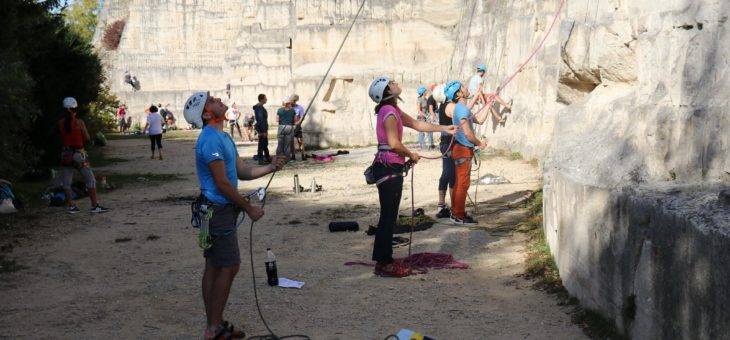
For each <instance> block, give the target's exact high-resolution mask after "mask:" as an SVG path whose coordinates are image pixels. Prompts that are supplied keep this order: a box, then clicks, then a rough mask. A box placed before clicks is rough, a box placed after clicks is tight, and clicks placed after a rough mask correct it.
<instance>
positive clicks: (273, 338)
mask: <svg viewBox="0 0 730 340" xmlns="http://www.w3.org/2000/svg"><path fill="white" fill-rule="evenodd" d="M365 1H366V0H363V1H362V3H361V4H360V7H359V8H358V10H357V13H355V17H354V18H352V22H351V23H350V28H348V30H347V33H345V37H344V38H343V39H342V42H341V43H340V47H339V48H338V49H337V53H335V56H334V57H333V58H332V62H330V65H329V67H327V71H326V72H325V74H324V76H323V77H322V81H320V83H319V86H317V90H316V91H315V92H314V96H312V98H311V99H310V100H309V104H307V109H306V110H305V111H304V114H303V115H302V119H300V120H299V122H298V123H297V124H296V126H297V127H299V126H301V124H302V122H304V118H306V117H307V114H308V113H309V109H310V108H311V107H312V103H314V100H315V99H316V98H317V95H318V94H319V91H320V90H321V89H322V85H324V82H325V80H327V76H329V73H330V71H331V70H332V66H333V65H334V64H335V61H337V57H338V56H339V55H340V51H342V46H344V45H345V42H346V41H347V38H348V37H349V36H350V32H352V28H353V27H354V26H355V22H357V18H358V17H360V13H361V12H362V9H363V7H365ZM294 130H296V129H292V131H294ZM276 173H277V170H274V172H272V173H271V177H269V181H268V183H266V187H265V189H264V190H265V192H266V193H267V194H266V195H265V196H264V198H263V199H262V203H261V208H262V209H263V208H264V206H265V205H266V198H267V197H268V190H269V186H270V185H271V181H272V180H273V179H274V176H275V175H276ZM254 224H256V221H253V220H251V228H250V230H249V240H248V242H249V247H248V249H249V255H250V259H251V261H250V262H251V282H252V285H253V294H254V300H255V301H256V310H257V311H258V315H259V318H260V319H261V322H263V324H264V327H266V331H268V332H269V334H266V335H259V336H253V337H250V338H249V340H258V339H261V340H278V339H290V338H301V339H309V337H308V336H306V335H297V334H295V335H286V336H277V335H276V334H274V331H272V330H271V327H269V324H268V322H266V318H264V314H263V313H262V312H261V306H260V304H259V297H258V290H257V288H256V274H255V271H254V261H253V227H254Z"/></svg>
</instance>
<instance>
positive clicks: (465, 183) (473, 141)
mask: <svg viewBox="0 0 730 340" xmlns="http://www.w3.org/2000/svg"><path fill="white" fill-rule="evenodd" d="M444 93H445V94H446V100H447V102H448V104H447V106H446V110H445V114H446V115H450V116H451V117H452V124H453V125H454V126H455V127H457V128H458V131H457V132H456V134H454V143H453V146H452V148H451V159H452V160H453V162H454V174H455V181H454V188H453V190H451V209H452V210H451V222H453V223H454V224H462V225H464V224H477V221H476V220H475V219H474V218H472V217H471V216H468V215H467V214H466V195H467V192H468V190H469V184H470V181H471V178H470V174H471V162H472V158H473V157H474V149H475V148H480V149H483V148H485V147H486V146H487V144H486V143H485V142H483V141H481V140H479V138H477V136H476V133H475V130H474V126H473V123H477V124H482V123H483V122H484V120H486V118H487V115H488V114H489V113H488V112H487V111H486V110H485V111H482V113H480V114H479V115H478V116H472V114H471V109H470V108H471V107H472V106H473V105H474V103H475V102H476V100H477V97H474V98H473V99H472V101H471V103H468V102H467V98H469V90H468V89H466V88H465V87H464V86H462V84H461V82H459V81H452V82H449V83H448V84H447V85H446V87H445V88H444Z"/></svg>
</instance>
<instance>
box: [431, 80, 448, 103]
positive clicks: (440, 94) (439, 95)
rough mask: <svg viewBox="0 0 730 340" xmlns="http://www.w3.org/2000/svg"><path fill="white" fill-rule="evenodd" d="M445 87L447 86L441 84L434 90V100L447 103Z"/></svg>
mask: <svg viewBox="0 0 730 340" xmlns="http://www.w3.org/2000/svg"><path fill="white" fill-rule="evenodd" d="M445 86H446V85H445V84H439V85H436V87H434V88H433V99H434V100H436V101H437V102H439V103H443V102H445V101H446V94H444V87H445Z"/></svg>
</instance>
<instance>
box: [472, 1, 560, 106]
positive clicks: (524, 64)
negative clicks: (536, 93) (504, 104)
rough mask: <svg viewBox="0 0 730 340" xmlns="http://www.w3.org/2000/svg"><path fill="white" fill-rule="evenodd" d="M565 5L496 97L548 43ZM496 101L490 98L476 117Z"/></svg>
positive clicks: (492, 97) (504, 81)
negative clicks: (546, 42)
mask: <svg viewBox="0 0 730 340" xmlns="http://www.w3.org/2000/svg"><path fill="white" fill-rule="evenodd" d="M564 4H565V0H560V4H559V5H558V9H557V10H556V11H555V15H553V21H552V22H551V23H550V27H549V28H548V30H547V32H546V33H545V36H543V38H542V40H540V43H539V44H537V46H536V47H535V48H534V49H533V50H532V53H530V55H529V56H528V57H527V59H525V61H523V62H522V63H520V65H519V66H518V67H517V69H516V70H515V71H514V72H513V73H512V74H511V75H510V76H509V77H507V78H505V79H504V80H503V81H502V83H500V84H499V86H498V87H497V91H496V92H495V93H494V94H495V95H499V94H500V93H501V92H502V90H503V89H504V88H505V86H507V85H509V83H510V82H512V80H513V79H514V78H515V77H517V75H518V74H519V73H520V72H522V69H523V68H524V67H525V66H526V65H527V64H528V63H529V62H530V61H532V58H534V57H535V55H537V52H539V51H540V50H541V49H542V46H543V45H544V44H545V41H547V38H548V37H549V36H550V33H551V32H552V31H553V27H554V26H555V22H557V21H558V16H559V15H560V12H561V11H562V10H563V5H564ZM495 100H496V98H495V96H491V97H490V98H489V101H487V103H485V104H484V106H482V107H481V108H480V109H479V110H478V111H477V112H476V113H475V114H474V116H476V115H478V114H479V113H480V112H481V111H482V110H484V108H485V107H490V106H491V105H492V104H493V103H494V101H495Z"/></svg>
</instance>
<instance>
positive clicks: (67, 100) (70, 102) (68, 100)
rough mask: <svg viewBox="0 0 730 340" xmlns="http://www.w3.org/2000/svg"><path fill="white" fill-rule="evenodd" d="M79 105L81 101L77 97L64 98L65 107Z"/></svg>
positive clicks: (73, 107)
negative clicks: (78, 101)
mask: <svg viewBox="0 0 730 340" xmlns="http://www.w3.org/2000/svg"><path fill="white" fill-rule="evenodd" d="M77 107H79V103H77V102H76V98H74V97H66V98H63V108H65V109H75V108H77Z"/></svg>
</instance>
